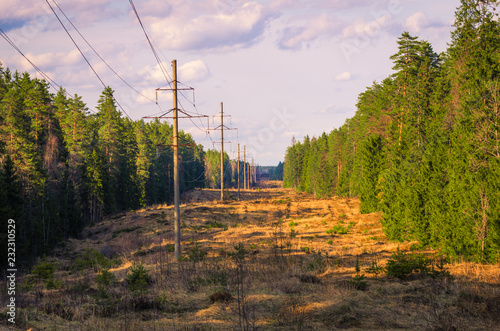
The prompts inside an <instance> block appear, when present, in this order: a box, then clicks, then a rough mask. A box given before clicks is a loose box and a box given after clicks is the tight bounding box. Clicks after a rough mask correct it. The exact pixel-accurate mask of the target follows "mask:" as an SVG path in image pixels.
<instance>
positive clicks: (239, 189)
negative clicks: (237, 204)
mask: <svg viewBox="0 0 500 331" xmlns="http://www.w3.org/2000/svg"><path fill="white" fill-rule="evenodd" d="M239 200H240V144H238V201H239Z"/></svg>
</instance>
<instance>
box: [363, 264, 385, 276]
mask: <svg viewBox="0 0 500 331" xmlns="http://www.w3.org/2000/svg"><path fill="white" fill-rule="evenodd" d="M384 270H385V269H384V267H379V266H378V265H377V262H376V261H373V262H372V265H371V266H369V267H368V268H367V269H366V272H367V273H369V274H375V275H378V274H379V273H382V272H383V271H384Z"/></svg>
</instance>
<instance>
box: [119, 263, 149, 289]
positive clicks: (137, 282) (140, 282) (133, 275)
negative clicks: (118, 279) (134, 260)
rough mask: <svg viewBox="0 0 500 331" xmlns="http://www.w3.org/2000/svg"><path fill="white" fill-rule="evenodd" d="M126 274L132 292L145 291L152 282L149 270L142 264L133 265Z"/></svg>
mask: <svg viewBox="0 0 500 331" xmlns="http://www.w3.org/2000/svg"><path fill="white" fill-rule="evenodd" d="M128 271H129V272H128V273H127V276H126V278H125V279H126V280H127V284H128V286H129V288H130V290H131V291H132V292H143V291H146V290H147V287H148V285H149V284H150V283H151V277H150V276H149V271H148V270H147V269H146V268H145V267H144V266H143V265H142V264H138V265H133V266H131V267H130V268H129V269H128Z"/></svg>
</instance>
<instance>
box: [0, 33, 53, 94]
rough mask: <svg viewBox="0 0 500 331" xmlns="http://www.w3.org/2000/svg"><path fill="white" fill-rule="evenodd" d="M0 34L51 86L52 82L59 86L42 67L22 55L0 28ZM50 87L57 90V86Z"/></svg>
mask: <svg viewBox="0 0 500 331" xmlns="http://www.w3.org/2000/svg"><path fill="white" fill-rule="evenodd" d="M0 34H1V35H2V37H3V38H4V39H5V40H6V41H7V42H8V43H9V44H10V45H11V46H12V47H14V49H15V50H16V51H18V52H19V54H21V55H22V56H23V57H24V58H25V59H26V61H28V62H29V63H30V64H31V65H32V66H33V68H35V70H36V71H37V72H38V73H40V75H42V77H43V78H44V79H46V80H47V81H48V82H49V84H50V85H51V86H52V84H54V85H55V86H57V87H58V88H59V87H60V86H59V85H58V84H57V83H56V82H55V81H54V80H52V78H50V77H49V76H48V75H47V74H46V73H44V72H43V71H42V69H40V68H39V67H37V66H36V65H35V64H34V63H33V62H32V61H31V60H30V59H29V58H28V57H27V56H26V55H24V53H23V52H22V51H21V50H20V49H19V47H17V45H16V44H15V43H14V42H13V41H12V40H11V39H10V38H9V36H7V34H6V33H5V32H4V31H3V30H2V29H1V28H0ZM52 88H54V89H55V90H57V88H55V87H54V86H52Z"/></svg>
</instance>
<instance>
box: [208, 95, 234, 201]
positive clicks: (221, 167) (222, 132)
mask: <svg viewBox="0 0 500 331" xmlns="http://www.w3.org/2000/svg"><path fill="white" fill-rule="evenodd" d="M214 117H215V116H214ZM224 117H231V115H227V116H224V103H222V102H221V103H220V126H218V127H216V128H214V129H208V130H218V129H219V128H220V145H221V148H220V200H221V201H224V129H225V130H238V129H237V128H228V127H227V126H225V125H224ZM226 142H230V141H226Z"/></svg>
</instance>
